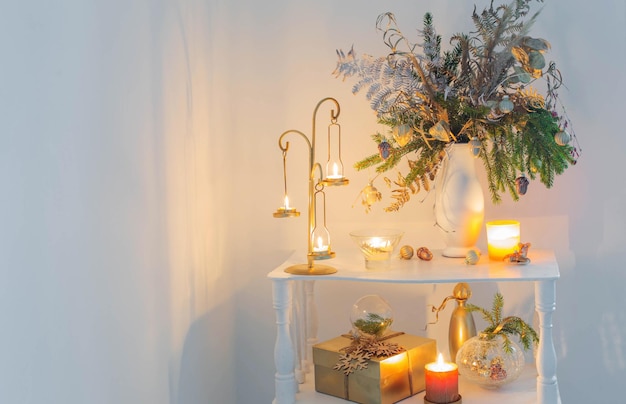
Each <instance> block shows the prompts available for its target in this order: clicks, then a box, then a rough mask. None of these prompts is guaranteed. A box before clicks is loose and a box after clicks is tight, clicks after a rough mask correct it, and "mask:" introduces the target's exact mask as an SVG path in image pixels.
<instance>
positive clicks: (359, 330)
mask: <svg viewBox="0 0 626 404" xmlns="http://www.w3.org/2000/svg"><path fill="white" fill-rule="evenodd" d="M350 322H351V323H352V331H353V333H354V334H355V336H362V335H368V336H374V337H376V338H380V337H382V336H383V335H384V334H385V332H386V331H387V330H388V329H389V327H390V326H391V323H393V309H392V308H391V306H390V305H389V303H387V301H386V300H385V299H383V298H382V297H380V296H378V295H367V296H363V297H362V298H360V299H359V300H357V301H356V302H355V303H354V304H353V305H352V310H351V312H350Z"/></svg>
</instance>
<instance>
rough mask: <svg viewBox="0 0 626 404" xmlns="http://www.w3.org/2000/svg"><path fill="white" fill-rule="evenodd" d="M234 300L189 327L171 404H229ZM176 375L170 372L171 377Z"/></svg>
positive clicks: (230, 400)
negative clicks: (230, 332) (230, 331)
mask: <svg viewBox="0 0 626 404" xmlns="http://www.w3.org/2000/svg"><path fill="white" fill-rule="evenodd" d="M232 302H233V300H228V301H226V302H224V303H222V304H220V305H218V306H216V307H214V308H213V310H211V311H210V312H208V313H207V314H205V315H204V316H202V317H200V318H198V319H197V320H196V321H194V322H193V323H192V324H191V326H190V327H189V331H188V333H187V336H186V338H185V342H184V345H183V350H182V356H181V359H180V373H179V380H178V391H176V392H173V393H172V394H173V395H175V397H171V398H170V402H171V403H172V404H207V403H229V402H232V400H233V397H234V396H235V392H234V391H232V390H231V389H235V387H233V386H235V384H234V383H232V381H231V378H232V375H233V374H234V367H233V355H232V352H233V349H234V348H233V346H232V345H233V340H232V338H230V337H229V333H228V332H226V333H225V332H224V330H230V329H231V328H232V322H233V320H232V317H233V315H232V312H233V307H232V306H233V303H232ZM172 374H176V372H175V371H172V369H170V377H172Z"/></svg>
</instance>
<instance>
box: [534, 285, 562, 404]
mask: <svg viewBox="0 0 626 404" xmlns="http://www.w3.org/2000/svg"><path fill="white" fill-rule="evenodd" d="M555 308H556V281H555V280H545V281H536V282H535V309H536V310H537V314H538V315H539V330H540V334H539V347H538V350H537V374H538V376H537V399H538V402H539V403H540V404H555V403H560V402H561V400H560V395H559V385H558V383H557V377H556V351H555V350H554V341H553V339H552V313H553V312H554V310H555Z"/></svg>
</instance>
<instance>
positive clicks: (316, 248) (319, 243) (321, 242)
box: [313, 237, 328, 252]
mask: <svg viewBox="0 0 626 404" xmlns="http://www.w3.org/2000/svg"><path fill="white" fill-rule="evenodd" d="M313 251H315V252H323V251H328V246H327V245H324V240H322V238H321V237H318V238H317V245H316V246H314V247H313Z"/></svg>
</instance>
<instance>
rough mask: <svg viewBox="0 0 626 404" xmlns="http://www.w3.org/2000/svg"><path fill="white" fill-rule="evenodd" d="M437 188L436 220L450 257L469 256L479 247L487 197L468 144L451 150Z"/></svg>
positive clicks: (445, 253) (440, 173)
mask: <svg viewBox="0 0 626 404" xmlns="http://www.w3.org/2000/svg"><path fill="white" fill-rule="evenodd" d="M446 150H447V153H446V154H447V156H446V157H445V158H444V162H443V166H442V167H441V171H440V172H439V176H438V179H437V183H436V188H435V220H436V221H437V224H438V225H439V228H440V229H441V230H443V232H444V237H445V243H446V247H445V248H444V250H443V252H442V254H443V255H444V256H446V257H453V258H460V257H465V256H466V254H467V252H468V251H469V250H471V249H475V248H476V241H477V240H478V236H479V235H480V231H481V229H482V226H483V220H484V218H485V198H484V195H483V190H482V188H481V186H480V183H479V181H478V178H477V177H476V166H475V160H476V159H475V158H474V157H473V156H472V153H471V151H470V148H469V146H468V145H467V144H463V143H462V144H452V145H451V146H450V147H448V148H447V149H446Z"/></svg>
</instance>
